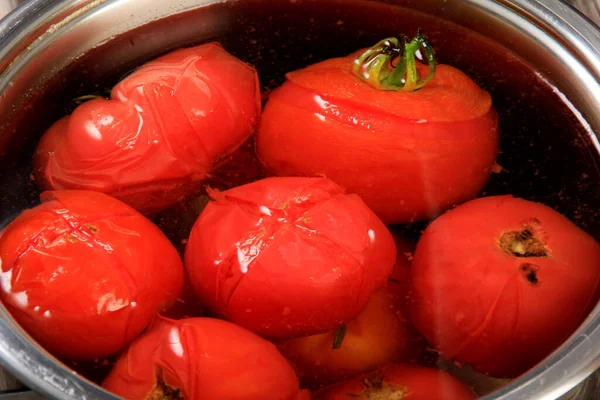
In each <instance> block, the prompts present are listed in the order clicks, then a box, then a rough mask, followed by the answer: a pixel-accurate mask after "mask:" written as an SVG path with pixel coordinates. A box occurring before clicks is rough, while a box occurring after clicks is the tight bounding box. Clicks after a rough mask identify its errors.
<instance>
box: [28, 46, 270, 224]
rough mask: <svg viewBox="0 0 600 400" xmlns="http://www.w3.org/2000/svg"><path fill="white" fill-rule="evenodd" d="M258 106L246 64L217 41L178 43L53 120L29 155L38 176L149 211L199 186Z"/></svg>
mask: <svg viewBox="0 0 600 400" xmlns="http://www.w3.org/2000/svg"><path fill="white" fill-rule="evenodd" d="M260 110H261V104H260V86H259V82H258V75H257V72H256V70H255V69H254V68H252V67H251V66H249V65H246V64H245V63H243V62H242V61H240V60H238V59H237V58H235V57H233V56H232V55H230V54H229V53H227V52H226V51H225V50H224V49H223V48H222V47H221V46H220V45H219V44H218V43H207V44H203V45H200V46H196V47H192V48H186V49H180V50H176V51H174V52H171V53H169V54H167V55H165V56H162V57H160V58H158V59H155V60H153V61H150V62H148V63H147V64H144V65H143V66H141V67H140V68H139V69H137V70H136V71H134V72H133V73H132V74H131V75H129V76H127V77H126V78H125V79H123V80H122V81H121V82H119V83H118V84H117V85H116V86H115V87H114V88H113V89H112V92H111V97H110V99H104V98H96V99H93V100H90V101H87V102H85V103H83V104H81V105H79V106H78V107H77V108H76V109H75V110H74V111H73V113H72V114H71V115H69V116H66V117H63V118H62V119H61V120H59V121H57V122H56V123H55V124H54V125H52V126H51V127H50V128H49V129H48V130H47V132H46V133H45V134H44V135H43V137H42V139H41V140H40V142H39V144H38V147H37V150H36V153H35V155H34V170H35V176H36V181H37V182H38V184H39V186H40V187H42V188H43V189H45V190H59V189H86V190H96V191H101V192H104V193H107V194H110V195H112V196H114V197H116V198H118V199H120V200H122V201H123V202H125V203H127V204H129V205H131V206H132V207H134V208H136V209H137V210H139V211H141V212H144V213H153V212H155V211H159V210H161V209H164V208H166V207H168V206H169V205H171V204H174V203H176V202H178V201H180V200H182V199H183V198H185V197H186V196H188V195H191V194H194V193H197V192H199V191H200V190H201V184H202V182H203V181H204V180H205V179H206V177H207V174H209V173H210V172H211V170H212V169H213V166H214V164H215V163H219V161H220V160H221V159H222V158H224V157H226V156H227V155H229V154H230V153H232V152H234V151H235V150H236V149H237V148H238V147H239V146H240V145H241V144H242V143H244V142H245V141H246V140H247V139H248V138H249V137H250V135H251V134H252V133H253V132H254V129H255V128H256V124H257V122H258V118H259V114H260Z"/></svg>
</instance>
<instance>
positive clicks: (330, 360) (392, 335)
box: [276, 239, 424, 387]
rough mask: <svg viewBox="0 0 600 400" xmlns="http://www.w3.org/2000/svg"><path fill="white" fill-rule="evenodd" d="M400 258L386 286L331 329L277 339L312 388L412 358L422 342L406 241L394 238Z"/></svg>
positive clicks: (302, 379)
mask: <svg viewBox="0 0 600 400" xmlns="http://www.w3.org/2000/svg"><path fill="white" fill-rule="evenodd" d="M396 243H397V244H398V246H397V247H398V258H397V261H396V265H395V266H394V269H393V271H392V274H391V275H390V277H389V278H388V282H387V284H386V287H385V288H382V289H379V290H378V291H376V292H375V293H373V294H372V295H371V297H370V298H369V301H368V303H367V305H366V306H365V308H364V309H363V310H362V311H361V313H360V314H359V315H358V317H356V318H355V319H353V320H352V321H350V322H348V323H347V324H345V325H342V327H340V328H338V329H337V330H335V331H331V332H328V333H322V334H318V335H312V336H306V337H301V338H295V339H288V340H283V341H279V342H276V344H277V347H278V348H279V350H280V351H281V353H282V354H283V355H284V356H286V357H287V358H288V359H289V360H290V361H291V362H292V364H293V365H294V366H295V368H296V370H297V371H298V375H299V377H300V379H301V381H302V382H304V383H306V384H308V385H310V386H311V387H314V386H318V385H323V384H330V383H334V382H338V381H340V380H342V379H345V378H349V377H352V376H355V375H358V374H360V373H363V372H367V371H370V370H373V369H375V368H377V367H378V366H380V365H382V364H385V363H388V362H410V361H416V360H417V359H418V357H419V356H420V354H421V352H422V350H423V345H424V342H423V340H422V338H421V336H420V335H419V334H418V332H417V331H416V330H415V328H414V327H413V325H412V323H411V322H410V319H409V317H408V304H407V296H408V287H409V274H410V271H409V268H410V264H409V262H408V261H407V259H406V257H405V255H404V253H405V252H406V251H409V250H408V246H407V245H406V244H405V243H404V240H402V239H397V240H396Z"/></svg>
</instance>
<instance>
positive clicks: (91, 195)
mask: <svg viewBox="0 0 600 400" xmlns="http://www.w3.org/2000/svg"><path fill="white" fill-rule="evenodd" d="M42 201H43V203H42V204H41V205H39V206H37V207H35V208H33V209H30V210H27V211H24V212H23V213H22V214H21V215H19V216H18V217H17V218H16V219H15V220H14V221H13V222H12V223H10V224H9V225H8V226H7V227H6V228H5V229H4V230H3V231H2V233H1V234H0V261H1V272H0V289H1V290H0V296H1V298H2V300H3V302H4V304H5V305H6V307H7V308H8V309H9V310H10V312H11V313H12V314H13V316H14V317H15V319H16V320H17V321H18V322H19V323H20V324H21V325H22V326H23V327H24V328H25V329H26V330H27V331H28V332H29V333H30V334H31V335H32V336H33V337H35V338H36V339H37V340H38V341H39V342H40V343H41V344H42V345H43V346H44V347H46V348H47V349H48V350H50V351H51V352H52V353H53V354H55V355H58V356H60V357H63V358H69V359H76V360H92V359H94V358H97V357H105V356H109V355H112V354H114V353H116V352H118V351H120V350H121V349H123V348H124V347H125V346H126V345H127V344H129V342H130V341H132V340H133V339H134V338H135V337H136V336H137V335H139V334H140V332H141V331H142V330H143V329H144V328H145V327H146V326H147V325H148V323H149V322H150V321H151V319H152V318H153V317H154V315H155V314H156V312H157V311H160V310H161V309H164V308H166V307H167V306H169V305H170V304H172V303H173V302H174V300H175V299H176V298H177V296H178V295H179V293H180V291H181V287H182V285H183V278H184V270H183V264H182V262H181V259H180V257H179V255H178V254H177V251H176V250H175V248H174V247H173V246H172V245H171V243H170V242H169V241H168V239H167V238H166V237H165V236H164V235H163V233H162V232H161V231H160V230H159V229H158V228H157V227H156V226H154V224H152V223H151V222H150V221H149V220H147V219H146V218H145V217H144V216H142V215H141V214H139V213H138V212H137V211H135V210H134V209H132V208H130V207H129V206H127V205H125V204H123V203H122V202H120V201H118V200H116V199H114V198H112V197H109V196H107V195H105V194H102V193H99V192H91V191H57V192H45V193H44V194H43V195H42Z"/></svg>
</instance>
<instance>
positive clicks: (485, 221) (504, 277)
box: [411, 196, 600, 378]
mask: <svg viewBox="0 0 600 400" xmlns="http://www.w3.org/2000/svg"><path fill="white" fill-rule="evenodd" d="M411 272H412V291H413V294H414V296H415V301H414V303H413V304H412V305H411V308H412V316H413V321H414V323H415V325H416V326H417V328H418V329H419V330H420V331H421V333H423V335H424V336H425V337H426V338H427V339H428V340H429V341H430V342H431V344H432V345H433V346H434V347H435V348H436V349H437V350H439V351H440V352H441V353H442V354H443V355H444V356H445V357H446V358H448V359H456V360H458V361H460V362H462V363H464V364H470V365H472V366H473V368H474V369H476V370H478V371H480V372H483V373H486V374H488V375H491V376H494V377H498V378H512V377H515V376H517V375H519V374H521V373H523V372H525V371H526V370H527V369H529V368H531V367H533V366H534V365H535V364H536V363H538V362H540V361H542V359H543V358H544V357H546V356H547V355H549V354H550V353H551V352H552V351H553V350H554V349H556V348H557V347H558V346H559V345H560V344H561V343H562V342H563V341H564V340H565V339H567V337H568V336H569V335H571V334H572V333H573V332H574V330H575V329H576V328H577V327H578V326H579V324H580V323H581V322H583V320H584V319H585V318H586V316H587V315H588V314H589V312H590V311H591V309H592V308H593V307H594V306H595V305H596V303H597V302H598V299H599V297H600V244H598V242H596V241H595V240H594V239H593V238H592V237H591V236H589V235H588V234H587V233H585V232H584V231H582V230H581V229H579V228H578V227H577V226H576V225H575V224H573V223H572V222H571V221H569V220H568V219H567V218H565V217H564V216H562V215H561V214H559V213H558V212H556V211H554V210H552V209H551V208H548V207H546V206H544V205H542V204H540V203H534V202H530V201H526V200H523V199H519V198H515V197H512V196H492V197H485V198H481V199H478V200H473V201H471V202H468V203H465V204H463V205H461V206H459V207H457V208H456V209H454V210H452V211H449V212H447V213H446V214H444V215H442V216H441V217H439V218H438V219H436V220H435V221H434V222H433V223H432V224H431V225H429V227H428V228H427V229H426V230H425V232H424V233H423V236H422V237H421V239H420V241H419V243H418V245H417V249H416V252H415V256H414V260H413V264H412V271H411Z"/></svg>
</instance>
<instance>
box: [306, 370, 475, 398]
mask: <svg viewBox="0 0 600 400" xmlns="http://www.w3.org/2000/svg"><path fill="white" fill-rule="evenodd" d="M475 398H476V396H475V394H474V393H473V391H472V390H471V389H469V388H468V387H467V386H465V385H464V384H463V383H462V382H460V381H458V380H456V379H454V378H453V377H452V376H451V375H450V374H448V373H447V372H444V371H441V370H438V369H433V368H426V367H421V366H418V365H408V364H388V365H386V366H384V367H382V368H380V369H379V370H378V371H375V372H374V373H370V374H368V375H364V376H360V377H358V378H355V379H351V380H348V381H346V382H343V383H341V384H339V385H335V386H333V387H332V388H329V389H326V390H324V391H323V392H320V393H319V394H317V395H315V399H317V400H349V399H356V400H367V399H381V400H392V399H393V400H403V399H407V400H408V399H410V400H471V399H475Z"/></svg>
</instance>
